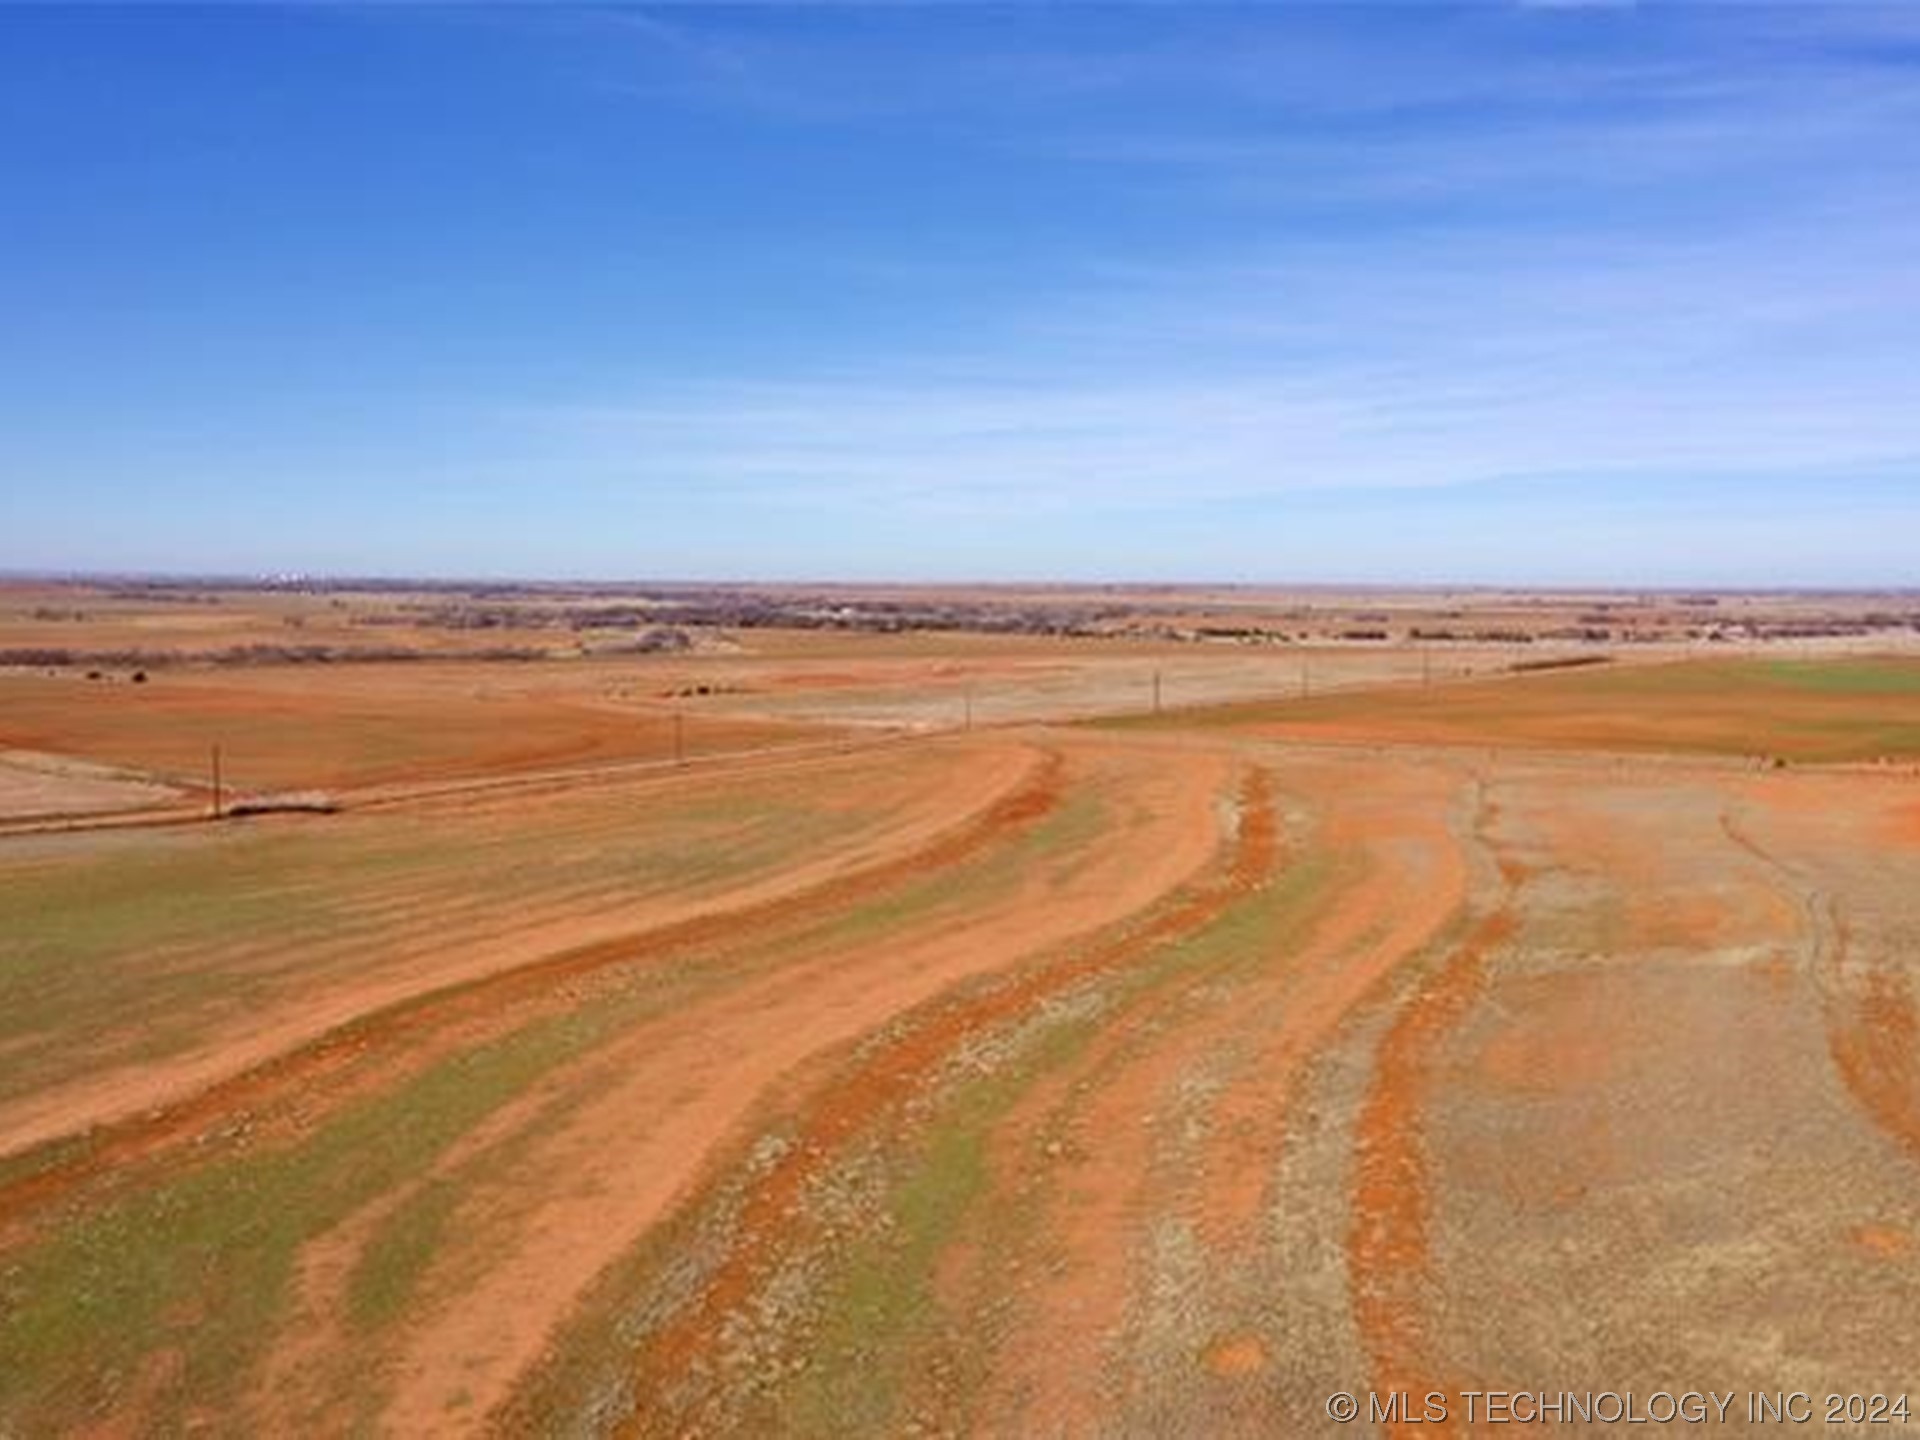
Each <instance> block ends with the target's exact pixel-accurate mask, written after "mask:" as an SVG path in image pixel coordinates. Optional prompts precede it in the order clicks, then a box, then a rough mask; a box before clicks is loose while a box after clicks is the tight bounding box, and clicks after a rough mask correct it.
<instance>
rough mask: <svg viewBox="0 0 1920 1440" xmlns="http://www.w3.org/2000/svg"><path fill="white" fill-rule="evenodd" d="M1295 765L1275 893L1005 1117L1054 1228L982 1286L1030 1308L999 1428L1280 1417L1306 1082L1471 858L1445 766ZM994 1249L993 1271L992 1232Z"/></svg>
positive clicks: (1002, 1152)
mask: <svg viewBox="0 0 1920 1440" xmlns="http://www.w3.org/2000/svg"><path fill="white" fill-rule="evenodd" d="M1281 775H1282V779H1283V782H1284V783H1285V785H1286V786H1287V791H1288V794H1289V796H1290V797H1293V798H1294V799H1295V800H1296V801H1298V802H1300V803H1302V804H1305V805H1307V806H1309V807H1310V808H1311V813H1312V816H1313V820H1312V823H1311V824H1310V825H1307V826H1306V827H1305V828H1304V833H1303V834H1302V836H1301V838H1300V840H1299V841H1298V843H1297V845H1296V846H1295V847H1294V849H1293V851H1292V853H1291V854H1290V857H1289V861H1288V864H1287V866H1286V868H1285V871H1283V880H1282V883H1281V886H1280V887H1279V889H1278V890H1277V891H1276V893H1275V895H1274V896H1273V897H1272V898H1271V901H1270V902H1269V903H1268V904H1267V906H1266V909H1265V910H1264V911H1263V912H1262V913H1260V914H1258V915H1251V914H1250V915H1249V916H1248V917H1246V922H1245V923H1244V924H1241V925H1238V926H1235V927H1233V928H1232V929H1231V930H1230V931H1227V932H1225V933H1222V934H1221V935H1219V936H1217V937H1214V942H1213V944H1212V945H1211V947H1210V952H1212V953H1206V954H1203V955H1197V956H1196V957H1195V961H1196V963H1194V964H1193V965H1191V966H1190V967H1189V968H1185V969H1182V970H1179V971H1177V972H1176V973H1175V974H1174V976H1173V977H1171V979H1170V980H1169V982H1168V983H1167V984H1165V985H1163V986H1161V987H1159V988H1158V989H1156V990H1155V991H1153V992H1151V993H1150V994H1149V995H1146V996H1143V997H1142V998H1141V1001H1140V1003H1139V1004H1138V1005H1137V1006H1136V1007H1135V1008H1134V1009H1133V1010H1132V1011H1130V1012H1129V1013H1126V1014H1124V1015H1122V1016H1119V1017H1116V1021H1115V1023H1113V1024H1111V1025H1109V1026H1108V1027H1107V1028H1106V1031H1105V1032H1104V1033H1103V1035H1102V1036H1101V1038H1100V1040H1099V1042H1098V1043H1097V1044H1096V1045H1094V1046H1092V1047H1089V1049H1088V1050H1087V1052H1086V1053H1085V1054H1084V1055H1083V1057H1082V1058H1081V1060H1080V1062H1079V1063H1077V1064H1076V1065H1073V1066H1071V1067H1068V1068H1066V1069H1065V1070H1063V1071H1061V1072H1059V1073H1056V1074H1054V1075H1051V1076H1049V1077H1048V1078H1047V1080H1046V1081H1045V1083H1044V1084H1042V1085H1040V1086H1036V1087H1035V1089H1034V1091H1033V1093H1032V1094H1031V1095H1030V1096H1029V1097H1027V1099H1025V1100H1024V1101H1023V1102H1022V1103H1021V1104H1020V1105H1019V1106H1017V1107H1016V1108H1015V1109H1014V1111H1013V1112H1012V1113H1011V1114H1010V1115H1009V1117H1008V1119H1007V1122H1006V1123H1005V1124H1003V1125H1002V1126H1001V1127H1000V1128H999V1130H998V1131H997V1132H996V1136H995V1154H996V1156H997V1157H998V1158H997V1161H996V1166H995V1171H996V1174H997V1175H1000V1176H1001V1177H1003V1178H1002V1180H1001V1183H1002V1185H1004V1186H1006V1187H1007V1188H1009V1189H1014V1190H1018V1189H1021V1188H1022V1187H1024V1188H1025V1189H1027V1190H1028V1191H1029V1192H1030V1193H1031V1196H1032V1199H1031V1202H1030V1203H1031V1204H1032V1205H1033V1207H1034V1211H1033V1217H1032V1230H1033V1232H1034V1234H1035V1235H1036V1236H1037V1237H1038V1240H1037V1243H1036V1244H1035V1245H1034V1246H1033V1247H1032V1253H1031V1254H1029V1255H1027V1256H1026V1257H1025V1258H1024V1259H1023V1261H1022V1264H1021V1266H1020V1273H1019V1274H1018V1275H1017V1276H1015V1275H1011V1274H1010V1273H1008V1272H1007V1269H1006V1267H1005V1266H1004V1265H999V1266H998V1269H999V1271H1000V1274H999V1275H998V1276H997V1277H985V1276H983V1277H980V1278H978V1279H976V1282H975V1288H976V1289H978V1290H979V1291H980V1292H981V1296H982V1297H983V1298H980V1299H976V1300H975V1301H974V1302H973V1303H975V1304H976V1305H982V1304H984V1305H985V1306H986V1308H987V1309H988V1310H989V1311H990V1312H991V1311H996V1310H998V1309H999V1308H1000V1307H1001V1306H1003V1305H1004V1306H1010V1313H1011V1315H1012V1316H1013V1317H1014V1318H1013V1320H1012V1322H1011V1323H1010V1324H1003V1325H1001V1326H999V1327H997V1328H998V1330H999V1334H998V1335H997V1337H996V1342H995V1346H994V1359H993V1363H992V1366H991V1372H992V1379H991V1383H990V1386H989V1388H988V1390H987V1393H986V1394H985V1396H984V1397H983V1399H982V1417H983V1418H982V1423H983V1424H984V1425H985V1426H986V1427H987V1428H988V1429H990V1430H993V1431H996V1432H1006V1431H1020V1432H1023V1433H1043V1434H1089V1433H1104V1432H1124V1433H1135V1432H1138V1433H1163V1432H1164V1431H1165V1429H1166V1428H1167V1427H1168V1426H1175V1425H1179V1424H1183V1423H1192V1424H1200V1425H1205V1426H1208V1427H1214V1428H1215V1430H1216V1433H1224V1432H1225V1431H1226V1430H1232V1431H1234V1433H1239V1430H1240V1429H1242V1428H1246V1427H1251V1429H1252V1430H1253V1431H1254V1432H1258V1431H1260V1430H1261V1429H1262V1428H1271V1427H1272V1426H1273V1425H1275V1424H1281V1423H1283V1419H1282V1416H1281V1415H1280V1414H1279V1413H1278V1412H1276V1410H1275V1409H1274V1403H1273V1402H1274V1395H1273V1392H1272V1390H1271V1389H1270V1388H1269V1386H1270V1384H1271V1381H1270V1379H1269V1377H1270V1376H1271V1375H1272V1373H1273V1369H1274V1366H1275V1365H1276V1364H1277V1363H1278V1362H1279V1361H1280V1360H1281V1358H1282V1357H1280V1356H1279V1355H1278V1354H1277V1353H1276V1351H1277V1348H1278V1344H1279V1341H1278V1339H1277V1335H1278V1331H1279V1330H1280V1329H1281V1328H1282V1327H1279V1326H1276V1324H1275V1306H1276V1304H1284V1303H1285V1302H1284V1300H1281V1299H1280V1298H1279V1297H1278V1296H1276V1293H1275V1292H1274V1290H1273V1288H1272V1287H1271V1286H1270V1285H1263V1284H1262V1283H1261V1282H1260V1281H1259V1280H1258V1279H1256V1277H1258V1276H1260V1275H1262V1274H1263V1273H1264V1272H1263V1271H1262V1269H1261V1266H1262V1264H1263V1258H1264V1252H1265V1247H1266V1240H1267V1224H1268V1212H1269V1206H1270V1205H1271V1203H1272V1177H1273V1174H1274V1171H1275V1167H1276V1165H1277V1163H1278V1158H1279V1154H1280V1151H1281V1147H1282V1146H1283V1144H1284V1143H1285V1139H1286V1134H1287V1120H1286V1117H1287V1115H1288V1113H1289V1110H1290V1108H1291V1105H1292V1103H1293V1092H1294V1087H1295V1082H1296V1079H1297V1077H1298V1076H1299V1075H1300V1074H1301V1073H1302V1071H1303V1070H1304V1069H1305V1068H1306V1067H1308V1066H1310V1065H1311V1064H1312V1063H1313V1062H1314V1059H1315V1057H1316V1056H1317V1054H1318V1052H1319V1051H1320V1049H1321V1048H1322V1047H1323V1046H1324V1045H1325V1044H1326V1043H1327V1042H1328V1040H1329V1039H1330V1038H1331V1037H1332V1036H1333V1035H1334V1034H1335V1033H1336V1032H1337V1031H1338V1029H1339V1028H1340V1026H1341V1025H1342V1024H1343V1023H1344V1021H1345V1018H1346V1016H1347V1015H1348V1014H1349V1012H1350V1011H1351V1010H1352V1009H1353V1008H1354V1007H1355V1006H1357V1005H1359V1004H1361V1003H1362V1002H1363V1000H1364V999H1365V997H1366V996H1367V995H1369V994H1370V993H1371V992H1372V991H1373V990H1374V989H1375V988H1376V987H1377V986H1378V985H1379V984H1380V983H1381V982H1382V980H1383V978H1384V977H1386V976H1388V975H1391V974H1392V973H1393V972H1394V971H1395V970H1397V969H1398V968H1399V967H1400V966H1401V965H1403V964H1405V963H1407V962H1408V960H1409V959H1410V958H1412V957H1414V956H1417V955H1418V954H1420V953H1421V952H1422V950H1423V949H1424V947H1425V946H1427V945H1428V944H1429V943H1430V942H1431V940H1432V939H1433V937H1434V936H1435V934H1437V933H1438V932H1439V931H1440V929H1442V928H1443V927H1444V926H1445V925H1446V924H1447V923H1448V921H1449V919H1450V917H1452V916H1453V915H1454V914H1455V913H1456V911H1457V909H1458V907H1459V906H1460V904H1461V903H1462V900H1463V895H1464V888H1465V883H1466V874H1465V867H1464V865H1463V863H1462V861H1461V857H1460V854H1459V847H1458V842H1457V841H1456V840H1455V838H1454V836H1453V835H1452V833H1451V830H1450V827H1449V823H1448V819H1447V812H1448V809H1449V805H1450V800H1449V797H1450V796H1451V795H1452V794H1453V793H1454V792H1455V790H1456V789H1457V787H1458V783H1459V782H1458V779H1457V777H1455V776H1454V775H1453V774H1452V773H1451V772H1450V771H1447V770H1428V769H1424V768H1418V769H1416V768H1413V767H1397V766H1394V765H1372V766H1368V767H1367V768H1366V775H1365V778H1366V783H1365V785H1364V786H1362V785H1358V784H1356V783H1355V782H1356V780H1357V778H1358V772H1357V771H1356V769H1354V768H1352V767H1347V766H1342V765H1338V764H1335V765H1332V766H1326V765H1321V764H1315V765H1311V766H1294V767H1289V768H1286V769H1283V771H1282V772H1281ZM1389 821H1390V822H1391V823H1388V822H1389ZM976 1259H977V1262H978V1267H977V1268H980V1269H982V1270H986V1271H991V1270H993V1269H994V1268H995V1266H996V1262H995V1260H994V1257H993V1256H992V1255H991V1254H988V1253H986V1251H985V1247H982V1253H981V1254H979V1255H978V1256H977V1257H976ZM1269 1278H1271V1277H1269ZM1009 1289H1011V1291H1012V1292H1013V1293H1011V1294H1005V1293H1000V1292H1004V1291H1007V1290H1009ZM981 1323H982V1324H983V1326H984V1325H985V1323H986V1322H985V1317H984V1316H983V1317H982V1322H981Z"/></svg>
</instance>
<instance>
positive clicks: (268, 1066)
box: [0, 751, 1063, 1242]
mask: <svg viewBox="0 0 1920 1440" xmlns="http://www.w3.org/2000/svg"><path fill="white" fill-rule="evenodd" d="M1062 771H1063V764H1062V761H1061V757H1060V756H1059V754H1058V752H1056V751H1033V752H1031V759H1030V760H1029V762H1028V764H1027V768H1026V770H1025V772H1024V774H1022V775H1021V776H1020V777H1019V778H1018V779H1017V780H1016V781H1015V782H1014V783H1013V784H1012V785H1011V787H1010V788H1008V789H1007V790H1005V791H1003V792H1002V793H1000V794H999V795H998V796H997V797H995V798H993V799H991V800H989V801H988V802H987V803H986V804H985V805H984V806H982V807H980V808H979V809H977V810H976V811H975V812H974V813H973V814H972V815H971V816H970V817H968V818H966V819H964V820H962V821H960V822H958V823H955V824H953V825H951V826H950V827H949V828H948V829H947V830H946V831H944V832H943V833H938V834H936V835H935V836H934V837H932V838H931V839H928V840H925V841H923V842H922V843H921V844H919V845H918V846H916V847H915V848H913V849H911V850H909V851H908V852H907V853H905V854H901V855H894V856H891V857H888V858H886V859H882V860H879V861H878V862H876V863H873V864H871V865H868V866H866V867H864V868H862V869H860V870H856V871H854V872H852V873H850V874H841V875H835V876H832V877H830V878H827V879H824V880H820V881H818V882H816V883H814V884H812V885H808V886H803V887H801V888H798V889H796V890H794V891H791V892H789V893H784V894H776V895H774V896H772V897H770V898H767V899H763V900H760V901H758V902H757V903H753V904H749V905H746V906H743V907H740V908H737V909H726V910H719V911H714V912H710V913H706V914H702V915H698V916H695V917H693V918H690V919H688V920H684V921H681V922H678V923H675V924H670V925H666V926H662V927H658V928H655V929H651V930H647V931H643V932H641V933H639V934H635V935H627V936H620V937H617V938H614V939H609V940H602V941H597V942H594V943H590V944H584V945H579V946H575V947H572V948H569V949H563V950H560V951H558V952H557V953H547V954H545V955H543V956H541V957H539V958H537V959H534V960H532V961H530V962H527V963H523V964H519V965H516V966H514V967H513V968H511V969H507V970H501V971H494V972H491V973H488V974H485V975H483V976H481V977H479V978H477V979H472V980H466V981H462V982H457V983H454V984H452V985H447V986H444V987H442V988H439V989H435V990H432V991H429V992H427V993H425V994H415V995H410V996H406V997H404V998H401V999H399V1000H397V1001H392V1000H390V1001H389V1002H388V1003H386V1004H384V1005H383V1006H381V1007H380V1008H377V1009H373V1010H371V1011H368V1012H365V1013H360V1014H357V1015H353V1016H352V1017H351V1018H348V1019H346V1020H345V1021H344V1023H340V1024H337V1025H336V1026H335V1027H334V1028H332V1029H330V1030H328V1031H327V1032H326V1033H324V1034H322V1035H320V1036H318V1037H317V1038H306V1039H302V1040H299V1041H297V1042H296V1043H295V1044H294V1045H293V1047H292V1048H290V1049H287V1050H285V1051H284V1052H282V1053H280V1054H278V1055H273V1056H272V1057H271V1058H268V1059H266V1060H264V1061H263V1062H259V1063H254V1064H252V1065H250V1066H249V1067H248V1068H244V1069H241V1070H239V1072H238V1073H231V1074H228V1075H227V1076H225V1077H224V1078H220V1079H217V1080H215V1081H214V1082H213V1083H212V1084H210V1085H207V1086H206V1087H205V1088H203V1089H201V1090H199V1091H198V1092H197V1093H194V1094H193V1095H191V1096H190V1097H188V1098H185V1099H182V1100H179V1101H176V1102H173V1103H170V1104H165V1105H162V1106H159V1107H156V1108H154V1109H150V1110H147V1111H145V1112H143V1113H140V1114H138V1115H136V1116H134V1117H132V1118H129V1119H124V1120H120V1121H117V1122H114V1123H111V1124H105V1125H98V1126H95V1127H94V1128H92V1129H89V1130H86V1131H85V1132H84V1133H80V1134H77V1135H74V1136H73V1138H71V1139H67V1140H64V1141H55V1142H52V1143H49V1144H45V1145H43V1146H42V1147H41V1148H40V1152H39V1153H36V1152H27V1153H25V1154H22V1155H18V1156H16V1157H14V1159H13V1160H12V1162H11V1164H10V1169H11V1172H12V1174H11V1178H9V1179H7V1180H5V1181H0V1242H10V1241H12V1240H14V1239H17V1238H18V1237H19V1235H20V1234H21V1233H22V1227H23V1226H24V1225H26V1224H28V1223H30V1222H31V1220H32V1218H33V1217H34V1216H35V1215H37V1214H39V1213H41V1212H43V1211H44V1210H45V1209H46V1208H47V1207H49V1206H51V1205H54V1204H56V1203H58V1202H60V1201H62V1200H64V1199H65V1198H66V1197H68V1196H70V1195H72V1194H74V1193H75V1192H76V1191H77V1190H79V1189H81V1188H82V1187H85V1186H87V1185H89V1184H90V1183H93V1182H96V1181H98V1180H99V1179H101V1178H102V1177H105V1176H115V1177H118V1178H120V1179H124V1178H125V1176H126V1172H127V1170H128V1167H130V1166H132V1165H134V1164H135V1163H137V1162H142V1161H146V1160H151V1159H154V1158H156V1157H162V1156H164V1155H165V1154H167V1153H168V1152H170V1151H172V1150H176V1149H179V1148H181V1147H192V1146H193V1143H194V1141H195V1138H196V1137H198V1136H201V1135H203V1134H206V1133H209V1132H215V1133H217V1132H220V1131H222V1130H223V1129H227V1128H231V1127H232V1126H233V1125H234V1124H235V1123H237V1122H241V1121H244V1120H245V1119H246V1117H249V1116H251V1115H252V1114H254V1113H256V1112H260V1111H264V1110H267V1109H269V1108H271V1107H273V1106H274V1105H275V1104H276V1103H278V1102H283V1101H285V1100H286V1099H287V1098H288V1097H292V1096H299V1095H303V1094H306V1093H308V1092H314V1093H317V1092H318V1090H319V1089H320V1088H321V1087H323V1086H324V1085H325V1084H327V1083H330V1082H337V1081H339V1080H341V1079H342V1077H344V1076H346V1075H347V1074H348V1072H350V1071H351V1072H359V1071H364V1070H365V1069H366V1068H368V1067H369V1066H371V1065H377V1064H378V1063H379V1061H380V1057H381V1056H382V1055H398V1054H400V1053H401V1052H403V1051H406V1050H408V1049H409V1048H413V1047H418V1046H420V1045H421V1043H422V1042H423V1041H426V1040H428V1039H430V1037H432V1036H433V1035H434V1034H435V1033H436V1032H444V1033H445V1034H447V1035H448V1036H457V1037H458V1041H459V1042H464V1043H472V1042H473V1041H474V1040H475V1039H476V1038H477V1037H478V1036H479V1035H480V1034H483V1033H485V1032H486V1030H487V1029H488V1027H490V1026H497V1025H498V1024H500V1023H513V1022H514V1021H515V1020H516V1019H517V1018H518V1016H517V1013H516V1007H521V1006H524V1005H526V1004H527V1003H528V1002H530V1001H532V1000H534V999H535V998H537V997H539V996H541V995H544V994H550V993H552V992H554V991H555V990H556V989H558V988H560V987H564V986H565V985H567V984H568V983H569V982H572V981H575V980H577V979H579V978H580V977H582V976H586V975H590V974H592V973H593V972H595V971H598V970H602V969H606V968H608V967H610V966H615V965H625V964H631V963H634V962H638V961H643V960H650V959H659V958H664V957H666V956H669V955H672V954H676V953H680V952H683V951H686V950H689V949H697V948H698V947H701V946H703V945H709V944H714V943H720V942H737V941H739V940H741V939H743V938H745V937H747V936H750V935H751V934H753V933H754V932H756V931H769V930H773V929H777V928H778V927H780V926H783V925H791V924H797V923H803V922H805V920H806V919H807V918H808V917H809V916H811V915H815V914H818V913H820V912H822V911H830V910H832V909H833V908H834V907H836V906H839V905H844V904H848V903H851V902H853V901H856V900H857V899H859V898H860V897H861V896H863V895H867V894H871V893H872V892H874V891H875V890H876V889H883V888H886V887H889V886H895V885H901V884H905V883H908V882H910V881H912V880H913V879H915V878H916V877H920V876H925V875H931V874H937V873H939V872H941V871H942V870H944V869H946V868H948V867H951V866H953V865H956V864H959V863H961V862H963V861H964V860H966V859H967V858H968V857H970V856H972V855H975V854H978V853H980V852H982V851H984V850H985V849H987V848H988V847H990V846H993V845H996V844H998V843H1000V842H1001V841H1002V840H1003V839H1004V838H1005V837H1006V836H1007V835H1008V834H1010V833H1012V832H1015V831H1018V830H1020V829H1022V828H1024V827H1028V826H1031V825H1032V824H1034V823H1036V822H1037V821H1038V820H1039V819H1040V818H1041V817H1043V816H1045V815H1046V814H1048V813H1049V812H1051V811H1052V810H1053V809H1054V807H1055V806H1056V805H1057V804H1058V803H1059V799H1060V794H1061V787H1062ZM309 1024H310V1022H309ZM306 1028H307V1027H306V1026H303V1027H302V1029H303V1030H304V1029H306ZM255 1048H256V1049H257V1046H256V1047H255ZM111 1098H112V1099H113V1100H114V1101H115V1102H117V1104H116V1108H118V1109H120V1110H121V1111H123V1112H124V1110H125V1109H127V1108H129V1105H130V1103H137V1099H136V1098H135V1097H134V1096H132V1095H120V1094H114V1095H112V1097H111ZM95 1103H96V1104H99V1103H100V1102H99V1101H98V1100H96V1102H95ZM93 1113H98V1112H97V1111H94V1110H90V1111H87V1112H83V1113H81V1114H78V1115H76V1116H74V1117H72V1118H73V1119H74V1120H75V1121H77V1122H78V1123H79V1124H82V1125H84V1124H85V1123H86V1119H87V1116H88V1115H89V1114H93ZM66 1128H68V1129H69V1130H71V1129H72V1126H71V1125H69V1126H68V1127H66ZM46 1129H47V1122H43V1124H42V1131H43V1133H44V1132H45V1131H46ZM52 1133H59V1131H58V1130H54V1131H52Z"/></svg>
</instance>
